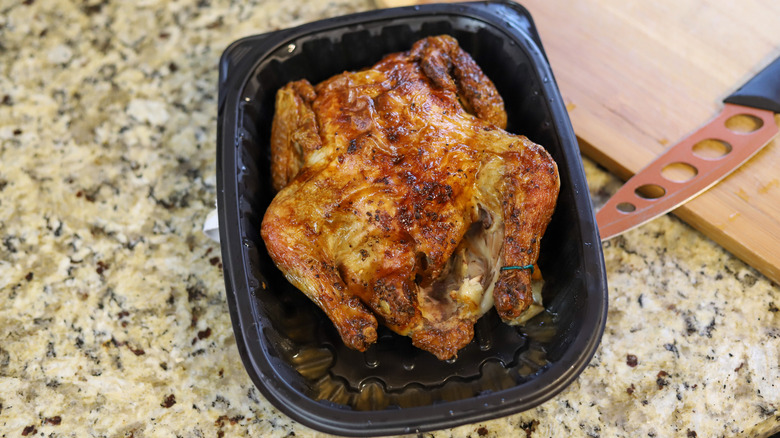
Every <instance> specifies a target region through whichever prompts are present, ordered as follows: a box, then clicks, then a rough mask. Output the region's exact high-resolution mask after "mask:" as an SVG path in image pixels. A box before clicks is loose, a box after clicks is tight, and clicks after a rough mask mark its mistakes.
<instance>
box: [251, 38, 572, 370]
mask: <svg viewBox="0 0 780 438" xmlns="http://www.w3.org/2000/svg"><path fill="white" fill-rule="evenodd" d="M506 122H507V116H506V112H505V111H504V104H503V100H502V99H501V96H499V94H498V91H497V90H496V88H495V86H494V85H493V83H492V82H491V81H490V80H489V79H488V78H487V77H486V76H485V74H484V73H483V72H482V71H481V70H480V68H479V67H478V66H477V65H476V63H475V62H474V60H473V59H472V58H471V57H470V56H469V55H468V54H467V53H466V52H465V51H463V50H462V49H461V48H460V47H459V45H458V43H457V41H456V40H455V39H454V38H452V37H450V36H438V37H429V38H426V39H423V40H420V41H418V42H416V43H415V44H414V45H413V46H412V48H411V50H409V51H407V52H401V53H394V54H391V55H388V56H386V57H384V58H383V59H382V60H381V61H379V62H378V63H377V64H376V65H374V66H373V67H371V68H368V69H365V70H361V71H357V72H344V73H342V74H339V75H336V76H334V77H332V78H330V79H327V80H325V81H324V82H322V83H320V84H318V85H316V86H312V85H311V84H310V83H309V82H308V81H306V80H299V81H296V82H291V83H289V84H287V85H286V86H285V87H283V88H282V89H280V90H279V91H278V93H277V97H276V114H275V118H274V121H273V126H272V133H271V154H272V167H271V171H272V181H273V185H274V188H275V189H276V190H278V193H277V195H276V197H275V198H274V200H273V201H272V203H271V205H270V206H269V207H268V210H267V211H266V213H265V217H264V218H263V223H262V229H261V232H262V237H263V239H264V241H265V243H266V247H267V248H268V251H269V254H270V255H271V257H272V259H273V260H274V262H275V263H276V265H277V266H278V267H279V269H280V270H281V271H282V272H283V273H284V275H285V276H286V278H287V279H288V280H289V281H290V282H291V283H292V284H293V285H295V286H296V287H297V288H298V289H300V290H301V291H303V292H304V293H305V294H306V295H307V296H308V297H309V298H310V299H312V300H313V301H314V302H315V303H316V304H317V305H318V306H319V307H320V308H322V310H324V311H325V313H326V314H327V316H328V317H329V318H330V319H331V321H333V323H334V324H335V326H336V328H337V329H338V331H339V333H340V335H341V337H342V339H343V340H344V342H345V343H346V345H348V346H349V347H351V348H354V349H357V350H360V351H364V350H365V349H366V348H368V347H369V346H370V345H371V344H372V343H374V342H376V338H377V331H376V330H377V324H378V323H382V324H384V325H386V326H388V327H389V328H390V329H392V330H393V331H395V332H397V333H399V334H402V335H407V336H410V337H411V338H412V341H413V343H414V345H416V346H417V347H419V348H421V349H424V350H427V351H429V352H431V353H433V354H434V355H436V356H437V357H438V358H439V359H442V360H444V359H448V358H451V357H455V356H456V355H457V352H458V350H459V349H461V348H463V347H464V346H465V345H466V344H468V343H469V342H470V341H471V339H472V338H473V336H474V328H473V326H474V323H475V322H476V321H477V319H478V318H479V317H480V316H482V315H483V314H484V313H485V312H486V311H487V310H489V309H490V308H491V307H493V306H495V308H496V310H497V311H498V314H499V315H500V316H501V318H502V319H503V320H504V321H506V322H507V323H510V324H518V323H521V322H523V321H525V320H527V319H528V318H529V317H530V316H532V315H534V314H536V313H538V312H539V311H540V310H541V306H540V302H539V301H540V297H539V294H538V293H534V291H533V290H532V285H531V276H532V274H533V269H532V268H530V269H529V267H531V266H533V265H534V264H535V263H536V261H537V258H538V256H539V245H540V242H541V238H542V235H543V234H544V231H545V229H546V227H547V225H548V223H549V221H550V218H551V216H552V213H553V210H554V208H555V203H556V200H557V196H558V191H559V185H560V182H559V178H558V169H557V166H556V164H555V162H554V161H553V159H552V158H551V157H550V155H549V154H548V153H547V152H546V151H545V149H544V148H543V147H542V146H539V145H537V144H535V143H533V142H531V141H530V140H528V139H527V138H526V137H524V136H518V135H513V134H509V133H507V132H506V131H504V129H505V127H506ZM502 267H518V268H520V269H509V270H504V269H501V268H502ZM523 268H525V269H523Z"/></svg>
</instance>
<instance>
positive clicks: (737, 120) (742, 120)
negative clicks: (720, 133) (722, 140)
mask: <svg viewBox="0 0 780 438" xmlns="http://www.w3.org/2000/svg"><path fill="white" fill-rule="evenodd" d="M725 125H726V128H728V129H729V130H731V131H733V132H736V133H738V134H748V133H751V132H753V131H758V130H759V129H761V127H762V126H764V121H763V120H761V119H759V118H758V117H756V116H752V115H750V114H737V115H734V116H731V117H729V118H728V119H726V123H725Z"/></svg>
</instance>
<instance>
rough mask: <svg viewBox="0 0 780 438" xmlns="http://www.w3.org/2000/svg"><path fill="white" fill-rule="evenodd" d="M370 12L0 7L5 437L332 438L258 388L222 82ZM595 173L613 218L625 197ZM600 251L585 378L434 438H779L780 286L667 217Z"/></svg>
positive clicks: (212, 3)
mask: <svg viewBox="0 0 780 438" xmlns="http://www.w3.org/2000/svg"><path fill="white" fill-rule="evenodd" d="M372 7H373V4H372V3H371V2H370V1H369V0H339V1H324V0H320V1H314V2H304V1H301V0H269V1H263V2H258V1H251V0H249V1H241V2H235V1H216V0H173V1H165V2H163V1H160V2H158V1H149V0H141V1H137V2H118V1H114V2H109V1H105V0H103V1H95V0H87V1H78V2H76V1H56V0H24V1H18V2H3V3H2V4H0V69H2V73H1V74H0V239H1V240H2V242H1V243H0V436H2V437H12V436H13V437H16V436H37V435H39V436H52V437H60V436H73V437H84V436H110V437H143V436H180V437H200V436H206V437H213V436H217V437H219V436H257V437H259V436H264V437H265V436H277V437H278V436H321V434H318V433H316V432H313V431H312V430H310V429H308V428H306V427H304V426H302V425H299V424H297V423H295V422H293V421H291V420H290V419H289V418H287V417H285V416H284V415H282V414H281V413H279V412H278V411H277V410H276V409H275V408H273V407H272V406H271V405H270V404H269V403H268V402H267V401H265V400H264V399H263V397H262V396H261V395H260V394H259V392H258V391H257V390H256V389H255V387H254V386H253V385H252V382H251V381H250V379H249V377H248V375H247V373H246V371H245V370H244V368H243V366H242V363H241V360H240V359H239V355H238V351H237V348H236V344H235V340H234V338H233V332H232V327H231V322H230V317H229V314H228V310H227V304H226V298H225V292H224V282H223V278H222V270H221V268H222V264H221V259H220V250H219V246H218V244H215V243H213V242H212V241H210V240H208V239H207V238H206V237H205V236H204V235H203V233H202V231H201V227H202V224H203V221H204V218H205V217H206V215H207V214H208V212H209V211H210V210H211V209H212V208H213V207H214V199H215V196H216V187H215V185H216V184H215V173H216V171H215V166H216V154H215V138H216V97H217V91H216V83H217V68H216V66H217V61H218V59H219V56H220V54H221V53H222V50H223V49H224V48H225V47H226V46H227V45H228V44H229V43H230V42H232V41H234V40H236V39H238V38H240V37H242V36H247V35H251V34H256V33H261V32H265V31H270V30H274V29H279V28H284V27H289V26H292V25H296V24H301V23H304V22H308V21H313V20H316V19H320V18H323V17H327V16H334V15H341V14H344V13H348V12H353V11H358V10H366V9H370V8H372ZM585 170H586V172H587V176H588V180H589V183H590V185H591V195H592V197H593V199H594V202H595V203H596V204H597V205H598V204H599V203H601V202H603V201H604V199H605V198H606V197H607V196H608V195H609V194H610V193H611V192H613V191H614V190H615V189H616V187H617V186H618V185H619V183H618V182H617V181H616V180H615V179H614V178H613V177H611V176H610V175H609V174H607V173H605V172H604V171H603V170H602V169H600V168H598V167H597V166H596V165H594V164H593V163H592V162H590V161H587V160H586V161H585ZM604 251H605V257H606V266H607V276H608V280H609V293H610V310H609V317H608V321H607V325H606V330H605V333H604V337H603V339H602V343H601V346H600V347H599V349H598V351H597V353H596V355H595V357H594V358H593V360H592V362H591V364H590V366H589V367H588V368H587V369H586V370H585V371H584V372H583V373H582V375H581V376H580V378H579V379H578V380H577V381H576V382H575V383H574V384H572V385H571V386H570V387H568V388H567V389H566V390H565V391H564V392H562V393H561V394H559V395H558V396H557V397H555V398H553V399H552V400H550V401H548V402H546V403H544V404H543V405H541V406H539V407H537V408H536V409H533V410H530V411H528V412H524V413H521V414H518V415H514V416H510V417H507V418H502V419H498V420H493V421H489V422H484V423H478V424H472V425H467V426H461V427H458V428H455V429H452V430H445V431H440V432H436V433H432V434H427V433H426V434H423V435H424V436H434V437H450V436H452V437H468V436H470V437H478V436H479V437H482V436H523V432H525V436H529V437H551V436H591V437H597V436H603V437H612V436H630V437H636V436H650V437H653V436H655V437H669V436H683V437H696V436H698V437H711V436H750V437H752V436H767V435H769V434H770V433H772V432H776V431H779V430H780V411H778V409H779V408H780V314H779V313H778V308H779V307H780V287H778V285H777V284H774V283H772V282H770V281H769V280H767V279H766V278H765V277H763V276H761V275H760V274H759V273H757V272H756V271H755V270H753V269H752V268H750V267H749V266H746V265H745V264H744V263H742V262H741V261H739V260H738V259H736V258H734V257H733V256H732V255H730V254H728V253H727V252H725V251H724V250H723V249H722V248H720V247H719V246H717V245H716V244H714V243H713V242H712V241H710V240H708V239H706V238H704V237H703V236H702V235H701V234H700V233H698V232H696V231H694V230H693V229H691V228H690V227H688V226H687V225H685V224H683V223H682V222H680V221H678V220H677V219H675V218H673V217H671V216H666V217H663V218H660V219H657V220H655V221H653V222H651V223H649V224H647V225H645V226H643V227H640V228H638V229H636V230H634V231H632V232H629V233H627V234H626V235H624V236H622V237H619V238H616V239H614V240H612V241H609V242H607V243H605V244H604ZM510 434H511V435H510Z"/></svg>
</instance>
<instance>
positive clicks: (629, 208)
mask: <svg viewBox="0 0 780 438" xmlns="http://www.w3.org/2000/svg"><path fill="white" fill-rule="evenodd" d="M615 208H617V209H618V211H619V212H621V213H633V212H634V211H636V205H634V204H632V203H630V202H621V203H620V204H618V205H616V206H615Z"/></svg>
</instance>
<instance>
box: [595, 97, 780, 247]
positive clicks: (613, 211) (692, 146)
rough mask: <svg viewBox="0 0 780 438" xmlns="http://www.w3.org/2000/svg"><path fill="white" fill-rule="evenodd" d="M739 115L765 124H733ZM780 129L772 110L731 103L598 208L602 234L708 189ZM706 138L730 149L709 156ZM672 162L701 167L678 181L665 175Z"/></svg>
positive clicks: (633, 224)
mask: <svg viewBox="0 0 780 438" xmlns="http://www.w3.org/2000/svg"><path fill="white" fill-rule="evenodd" d="M738 115H746V116H748V117H755V119H756V122H757V124H758V125H760V127H759V128H758V129H756V130H754V131H751V132H736V131H732V130H731V129H729V128H727V127H726V125H727V121H728V120H729V119H730V118H732V117H735V116H738ZM777 132H778V128H777V124H776V123H775V119H774V113H773V112H772V111H768V110H763V109H757V108H751V107H746V106H741V105H735V104H731V103H726V104H725V105H724V106H723V110H722V111H721V113H720V114H718V115H717V116H716V117H715V118H714V119H712V120H711V121H710V122H709V123H707V124H706V125H705V126H704V127H702V128H701V129H699V130H698V131H696V132H694V133H693V134H691V135H690V136H688V137H687V138H685V139H684V140H682V141H681V142H679V143H677V144H676V145H674V146H672V147H671V148H669V149H668V150H667V151H666V152H664V154H663V155H661V156H660V157H658V158H657V159H656V160H655V161H653V162H652V163H650V164H649V165H648V166H647V167H645V168H644V169H642V170H641V171H639V172H638V173H637V174H636V175H634V176H633V177H632V178H631V179H629V180H628V181H627V182H626V183H625V184H624V185H623V187H621V188H620V189H619V190H618V192H617V193H616V194H615V195H614V196H612V198H610V199H609V201H607V203H606V204H605V205H604V206H603V207H602V208H601V209H600V210H599V212H598V213H597V214H596V221H597V222H598V226H599V233H600V234H601V240H607V239H609V238H611V237H614V236H617V235H618V234H621V233H623V232H625V231H628V230H630V229H632V228H634V227H637V226H639V225H641V224H643V223H645V222H647V221H649V220H651V219H653V218H655V217H657V216H660V215H662V214H665V213H667V212H669V211H671V210H673V209H674V208H676V207H677V206H679V205H681V204H683V203H684V202H686V201H688V200H689V199H691V198H693V197H695V196H696V195H698V194H699V193H701V192H703V191H705V190H707V189H708V188H709V187H711V186H712V185H714V184H715V183H717V182H718V181H720V180H721V179H722V178H724V177H725V176H726V175H728V174H729V173H731V172H732V171H734V170H735V169H736V168H738V167H739V166H740V165H742V163H744V162H745V161H747V160H748V159H749V158H750V157H752V156H753V155H754V154H755V153H756V152H758V151H759V150H760V149H761V148H762V147H764V145H766V144H767V143H769V141H770V140H771V139H772V137H774V136H775V135H776V134H777ZM705 140H716V141H720V142H722V144H723V145H724V150H725V151H726V153H725V154H724V155H722V156H720V157H706V156H703V154H702V153H701V151H700V150H699V149H698V148H697V145H701V144H702V142H704V141H705ZM676 163H682V164H676ZM668 166H673V167H674V166H677V167H680V168H683V169H689V170H695V172H690V173H689V175H690V174H693V175H692V177H690V179H688V180H685V181H673V180H670V179H668V178H667V177H666V176H664V174H667V176H668V174H669V172H668V170H669V169H671V167H668ZM664 169H667V172H664Z"/></svg>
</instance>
